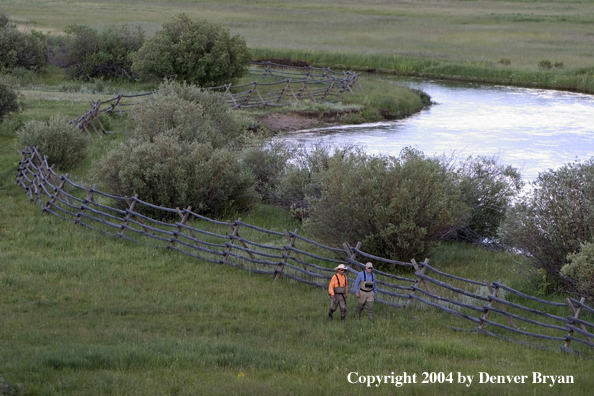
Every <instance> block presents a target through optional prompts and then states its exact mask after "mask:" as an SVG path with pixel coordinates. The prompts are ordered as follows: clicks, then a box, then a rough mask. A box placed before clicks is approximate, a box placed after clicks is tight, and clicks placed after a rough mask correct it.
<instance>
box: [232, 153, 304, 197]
mask: <svg viewBox="0 0 594 396" xmlns="http://www.w3.org/2000/svg"><path fill="white" fill-rule="evenodd" d="M294 155H295V149H292V148H290V147H288V146H287V145H286V144H285V143H283V142H282V141H272V142H269V143H267V144H266V145H264V144H262V143H260V144H257V145H254V146H250V147H247V148H245V149H244V150H243V151H242V155H241V164H242V166H243V167H244V168H245V169H249V170H250V171H251V172H252V174H253V175H254V178H255V180H256V191H258V193H259V194H260V195H261V196H262V198H263V199H264V200H265V201H266V202H270V203H276V202H277V201H278V198H277V197H276V195H275V193H274V191H275V190H276V188H277V186H278V185H279V183H280V182H281V179H282V178H283V176H284V174H285V169H286V167H287V162H288V161H289V160H290V159H291V158H293V156H294Z"/></svg>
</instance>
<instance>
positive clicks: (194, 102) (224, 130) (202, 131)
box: [133, 81, 242, 148]
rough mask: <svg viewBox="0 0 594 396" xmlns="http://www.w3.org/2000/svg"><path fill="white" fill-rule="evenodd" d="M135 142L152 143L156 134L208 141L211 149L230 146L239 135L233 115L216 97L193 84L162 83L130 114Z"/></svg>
mask: <svg viewBox="0 0 594 396" xmlns="http://www.w3.org/2000/svg"><path fill="white" fill-rule="evenodd" d="M133 120H134V123H135V129H134V132H133V136H134V138H136V139H141V140H152V139H154V137H155V136H156V135H158V134H167V135H171V136H175V137H176V138H177V139H178V140H179V141H183V142H192V141H194V140H197V141H200V142H209V143H210V144H211V145H212V146H213V147H214V148H219V147H224V146H233V145H235V144H236V142H237V141H238V139H240V138H241V136H242V130H241V126H240V124H239V123H238V122H237V119H236V117H235V114H233V113H232V111H231V110H230V109H229V106H228V105H227V103H226V102H225V100H224V99H223V97H222V96H221V95H219V94H216V93H213V92H210V91H203V90H201V89H200V88H198V87H196V86H195V85H188V84H185V83H184V84H179V83H177V82H173V81H165V82H164V83H162V84H161V85H160V87H159V90H158V91H157V92H156V93H155V94H153V95H151V96H150V97H149V98H148V99H147V100H146V101H145V102H143V103H142V104H140V105H139V106H137V108H136V109H135V111H134V113H133Z"/></svg>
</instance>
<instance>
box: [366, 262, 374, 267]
mask: <svg viewBox="0 0 594 396" xmlns="http://www.w3.org/2000/svg"><path fill="white" fill-rule="evenodd" d="M365 268H373V264H371V263H367V264H365Z"/></svg>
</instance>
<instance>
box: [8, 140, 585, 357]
mask: <svg viewBox="0 0 594 396" xmlns="http://www.w3.org/2000/svg"><path fill="white" fill-rule="evenodd" d="M21 154H22V159H21V161H20V163H19V167H18V173H17V177H16V183H17V184H18V185H20V186H21V187H23V188H24V190H25V191H26V193H27V194H28V196H29V199H30V200H31V202H35V203H37V204H39V206H40V208H41V211H42V212H43V213H49V214H52V215H55V216H57V217H59V218H61V219H64V220H66V221H71V222H73V223H75V224H79V225H81V226H84V227H88V228H90V229H93V230H96V231H99V232H102V233H104V234H106V235H111V236H114V237H117V238H123V239H127V240H130V241H133V242H137V243H142V244H145V245H149V246H153V247H156V248H162V249H168V250H174V251H177V252H180V253H183V254H186V255H188V256H190V257H193V258H197V259H200V260H204V261H207V262H211V263H216V264H221V265H222V264H227V265H231V266H233V267H236V268H240V269H242V270H245V271H248V272H251V273H257V274H262V275H268V276H270V277H272V278H273V279H279V278H281V277H284V278H288V279H292V280H294V281H297V282H301V283H305V284H308V285H312V286H316V287H320V288H327V284H328V281H329V279H330V278H331V276H332V275H333V273H334V270H333V268H334V267H335V266H336V265H338V264H345V265H346V266H347V267H348V272H349V276H350V278H349V280H350V281H351V282H350V285H354V278H353V276H356V274H358V272H359V271H360V270H363V269H364V264H363V263H364V262H367V261H372V262H375V263H378V262H382V263H387V264H390V265H392V266H394V267H396V268H398V269H400V271H399V272H400V275H396V274H391V273H386V272H383V271H378V270H374V273H375V275H376V279H377V283H378V295H377V296H376V301H377V302H378V303H381V304H386V305H389V306H393V307H398V308H404V307H408V308H407V309H413V308H414V309H429V307H433V308H435V309H438V310H441V311H442V312H444V315H445V314H447V315H452V316H454V317H456V318H460V319H463V323H465V324H466V323H468V321H469V322H470V325H471V327H470V328H468V327H466V328H457V329H458V330H468V331H475V332H480V333H483V334H487V335H490V336H494V337H499V338H504V339H506V340H509V341H513V342H517V343H521V344H524V345H529V346H533V347H538V348H543V349H552V350H553V349H556V350H558V349H561V350H563V351H566V352H572V353H576V354H578V355H582V356H587V357H592V356H594V354H593V353H592V351H593V349H594V333H593V329H594V324H593V320H592V318H594V309H593V308H592V307H590V306H588V305H586V304H585V303H584V301H585V300H584V298H581V299H579V300H576V299H573V298H567V299H566V300H565V302H563V303H559V302H553V301H547V300H543V299H540V298H536V297H533V296H530V295H527V294H524V293H522V292H520V291H517V290H514V289H513V288H511V287H509V286H507V285H504V284H503V283H502V282H501V280H498V281H493V282H489V281H488V280H483V281H476V280H470V279H465V278H461V277H457V276H454V275H451V274H447V273H445V272H442V271H439V270H438V269H436V268H433V267H432V266H431V265H429V261H428V260H427V259H426V260H425V261H424V262H422V263H417V262H416V261H415V260H412V261H411V262H410V263H407V262H401V261H397V260H393V259H389V258H384V257H378V256H374V255H371V254H369V253H366V252H365V251H363V250H362V246H361V243H358V244H356V246H350V245H349V244H347V243H345V244H343V246H341V247H330V246H325V245H323V244H320V243H317V242H315V241H312V240H309V239H307V238H305V237H303V236H301V235H299V233H298V230H295V231H287V230H284V231H282V232H278V231H271V230H266V229H262V228H259V227H257V226H254V225H251V224H248V223H245V222H243V221H242V219H241V218H239V219H237V220H235V221H233V222H231V221H226V222H223V221H218V220H214V219H210V218H208V217H204V216H201V215H200V214H198V213H195V212H193V211H192V208H191V207H188V208H185V209H179V208H165V207H160V206H157V205H153V204H150V203H148V202H144V201H142V200H141V199H139V198H138V197H137V196H134V197H118V196H113V195H110V194H107V193H105V192H102V191H100V190H98V189H97V185H95V186H93V187H92V188H91V187H87V186H82V185H78V184H76V183H75V181H73V180H72V179H71V178H70V177H69V176H68V174H65V175H58V174H57V173H55V172H54V170H53V169H52V167H51V166H49V164H48V162H47V158H46V157H43V156H41V155H40V154H39V152H38V151H37V149H36V148H30V147H28V148H25V149H24V150H23V151H22V152H21ZM144 208H150V209H151V210H152V211H153V212H154V211H155V210H156V211H158V212H160V213H162V214H163V216H160V217H159V218H166V217H168V218H175V217H177V219H178V220H177V221H171V222H167V221H162V220H155V219H153V218H151V217H149V216H145V215H143V214H142V213H143V209H144ZM271 241H272V242H271ZM402 274H404V275H402ZM349 291H350V292H351V293H353V292H354V291H353V290H349ZM580 315H581V316H582V317H581V318H580ZM445 319H448V317H444V320H445ZM533 339H538V340H539V344H533V343H532V340H533Z"/></svg>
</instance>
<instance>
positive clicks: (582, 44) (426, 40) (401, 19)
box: [2, 0, 594, 70]
mask: <svg viewBox="0 0 594 396" xmlns="http://www.w3.org/2000/svg"><path fill="white" fill-rule="evenodd" d="M2 8H3V9H5V10H7V11H8V12H9V13H10V14H11V16H12V18H14V19H15V20H16V21H17V22H18V23H19V24H20V25H21V26H22V27H23V28H32V29H37V30H41V31H44V32H51V33H52V34H59V33H61V32H62V31H63V29H64V28H65V27H66V26H67V25H69V24H85V25H89V26H91V27H96V28H101V27H102V26H104V25H106V24H115V23H129V24H137V25H140V26H141V27H142V28H143V29H145V30H146V31H147V32H148V33H149V34H152V33H153V32H154V31H156V30H157V29H159V28H160V24H161V23H162V22H163V21H164V20H166V19H168V18H169V17H171V16H173V15H175V14H176V13H179V12H185V13H187V14H188V15H190V16H191V17H193V18H206V19H209V20H213V21H216V22H219V23H221V24H223V25H225V26H227V27H229V28H230V29H231V31H232V32H233V33H239V34H241V35H243V36H244V37H245V38H246V40H247V43H248V46H250V47H252V48H257V49H258V48H259V49H274V50H313V51H324V52H333V51H335V52H347V53H353V54H357V55H369V54H375V55H402V56H412V57H428V58H437V59H439V58H445V59H451V60H457V61H470V62H477V61H478V62H497V61H499V60H500V59H502V58H505V59H509V60H510V61H511V64H512V65H513V66H514V67H517V68H520V69H522V70H536V69H537V64H538V62H539V61H540V60H541V59H549V60H551V61H553V62H563V63H564V65H565V67H569V68H579V67H591V66H593V65H592V55H593V48H594V46H593V45H594V33H593V31H592V27H593V25H594V3H592V2H587V1H571V0H569V1H546V0H542V1H541V0H537V1H513V0H512V1H497V0H491V1H456V0H452V1H438V2H436V1H429V0H418V1H381V0H378V1H354V0H346V1H331V0H321V1H307V0H306V1H289V0H260V1H249V0H244V1H241V0H222V1H216V2H213V1H201V0H196V1H183V0H170V1H151V0H148V1H134V0H131V1H115V0H114V1H109V0H95V1H64V0H56V1H42V0H5V1H3V2H2Z"/></svg>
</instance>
